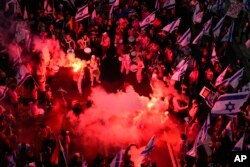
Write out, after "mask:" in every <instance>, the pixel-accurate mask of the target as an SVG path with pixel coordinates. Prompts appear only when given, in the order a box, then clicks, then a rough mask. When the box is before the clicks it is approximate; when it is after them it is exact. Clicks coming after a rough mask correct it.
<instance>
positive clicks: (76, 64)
mask: <svg viewBox="0 0 250 167" xmlns="http://www.w3.org/2000/svg"><path fill="white" fill-rule="evenodd" d="M72 67H73V71H74V72H78V71H79V70H80V69H81V67H82V65H81V62H74V63H73V64H72Z"/></svg>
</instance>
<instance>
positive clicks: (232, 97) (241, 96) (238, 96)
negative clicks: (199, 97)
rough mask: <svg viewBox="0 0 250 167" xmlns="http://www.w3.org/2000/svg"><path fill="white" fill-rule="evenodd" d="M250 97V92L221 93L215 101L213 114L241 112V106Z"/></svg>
mask: <svg viewBox="0 0 250 167" xmlns="http://www.w3.org/2000/svg"><path fill="white" fill-rule="evenodd" d="M248 97H249V92H240V93H230V94H223V95H221V96H220V97H219V98H218V99H217V101H216V102H215V104H214V106H213V108H212V110H211V113H212V114H219V115H221V114H228V115H232V114H237V113H238V112H240V107H241V106H242V105H243V104H244V103H245V101H246V100H247V99H248Z"/></svg>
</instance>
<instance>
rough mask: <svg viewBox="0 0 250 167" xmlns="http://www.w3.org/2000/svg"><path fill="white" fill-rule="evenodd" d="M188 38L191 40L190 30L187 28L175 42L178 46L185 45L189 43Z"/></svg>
mask: <svg viewBox="0 0 250 167" xmlns="http://www.w3.org/2000/svg"><path fill="white" fill-rule="evenodd" d="M190 40H191V30H190V28H189V29H188V30H187V31H186V32H185V33H184V34H183V35H182V37H181V38H180V39H179V40H178V41H177V42H178V44H179V45H180V46H187V45H188V44H189V43H190Z"/></svg>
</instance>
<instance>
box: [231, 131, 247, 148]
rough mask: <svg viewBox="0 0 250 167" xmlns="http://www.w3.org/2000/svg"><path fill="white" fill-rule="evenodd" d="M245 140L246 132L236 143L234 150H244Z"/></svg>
mask: <svg viewBox="0 0 250 167" xmlns="http://www.w3.org/2000/svg"><path fill="white" fill-rule="evenodd" d="M244 140H245V133H244V134H243V136H242V137H241V138H240V140H239V141H238V142H237V143H236V144H235V146H234V148H233V151H242V150H243V146H244Z"/></svg>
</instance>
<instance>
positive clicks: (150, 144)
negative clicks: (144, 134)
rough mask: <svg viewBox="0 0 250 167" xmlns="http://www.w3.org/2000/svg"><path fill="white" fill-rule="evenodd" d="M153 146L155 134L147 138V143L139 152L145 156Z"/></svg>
mask: <svg viewBox="0 0 250 167" xmlns="http://www.w3.org/2000/svg"><path fill="white" fill-rule="evenodd" d="M154 147H155V136H153V137H151V139H150V140H149V142H148V144H147V145H146V147H145V149H144V150H143V151H142V152H141V155H142V156H147V155H149V154H150V153H151V152H152V150H153V148H154Z"/></svg>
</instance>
